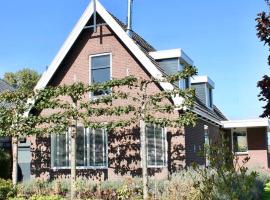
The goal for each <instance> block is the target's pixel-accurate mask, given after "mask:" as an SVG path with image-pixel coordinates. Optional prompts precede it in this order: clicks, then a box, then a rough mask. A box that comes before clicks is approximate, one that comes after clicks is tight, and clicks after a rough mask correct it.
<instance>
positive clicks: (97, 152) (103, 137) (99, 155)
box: [89, 129, 107, 167]
mask: <svg viewBox="0 0 270 200" xmlns="http://www.w3.org/2000/svg"><path fill="white" fill-rule="evenodd" d="M106 141H107V134H106V132H105V131H104V130H103V129H96V130H92V131H91V133H90V154H89V155H90V166H91V167H106V166H107V142H106Z"/></svg>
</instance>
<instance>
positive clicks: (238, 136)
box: [233, 131, 248, 152]
mask: <svg viewBox="0 0 270 200" xmlns="http://www.w3.org/2000/svg"><path fill="white" fill-rule="evenodd" d="M233 147H234V152H247V150H248V146H247V133H246V131H234V132H233Z"/></svg>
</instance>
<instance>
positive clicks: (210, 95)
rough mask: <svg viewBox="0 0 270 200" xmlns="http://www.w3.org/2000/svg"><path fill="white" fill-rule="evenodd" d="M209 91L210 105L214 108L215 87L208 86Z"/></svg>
mask: <svg viewBox="0 0 270 200" xmlns="http://www.w3.org/2000/svg"><path fill="white" fill-rule="evenodd" d="M208 90H209V92H208V94H209V107H210V108H213V89H212V88H208Z"/></svg>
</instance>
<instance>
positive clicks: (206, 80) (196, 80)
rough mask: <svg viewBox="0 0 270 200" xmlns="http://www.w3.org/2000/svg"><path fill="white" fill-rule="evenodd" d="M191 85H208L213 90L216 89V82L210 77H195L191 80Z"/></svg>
mask: <svg viewBox="0 0 270 200" xmlns="http://www.w3.org/2000/svg"><path fill="white" fill-rule="evenodd" d="M190 82H191V84H192V83H193V84H195V83H208V84H209V85H210V86H211V87H212V88H213V89H214V88H215V82H214V81H213V80H212V79H210V78H209V77H208V76H193V77H191V79H190Z"/></svg>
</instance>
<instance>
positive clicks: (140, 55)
mask: <svg viewBox="0 0 270 200" xmlns="http://www.w3.org/2000/svg"><path fill="white" fill-rule="evenodd" d="M96 11H97V13H98V14H99V15H100V16H101V17H102V18H103V20H104V21H105V22H106V23H107V24H108V26H109V27H110V28H111V29H112V30H113V31H114V32H115V34H116V35H117V36H118V37H119V38H120V39H121V40H122V42H123V43H124V44H125V45H126V46H127V47H128V49H129V50H130V51H131V52H132V53H133V55H134V56H135V57H136V58H137V59H138V60H139V61H140V62H141V63H142V65H143V66H144V67H145V68H146V70H147V71H148V72H149V73H150V74H151V75H152V76H153V77H154V78H161V77H162V76H163V75H162V73H161V71H159V70H158V68H157V67H156V66H155V65H154V64H153V63H152V61H151V60H150V59H149V58H148V57H147V56H146V55H145V53H144V52H142V50H141V49H140V48H139V47H138V46H137V45H136V44H135V42H134V41H133V40H132V39H131V38H130V37H129V36H128V34H127V33H126V32H125V31H124V30H123V29H122V27H120V25H119V24H118V23H117V22H116V21H115V19H114V18H113V17H112V16H111V15H110V14H109V13H108V12H107V11H106V9H105V8H104V7H103V6H102V5H101V3H100V2H99V1H98V0H96ZM93 13H94V5H93V1H92V2H91V3H90V4H89V5H88V7H87V8H86V10H85V12H84V13H83V15H82V17H81V18H80V20H79V21H78V23H77V24H76V26H75V28H74V29H73V31H72V32H71V33H70V35H69V36H68V38H67V40H66V41H65V43H64V44H63V46H62V47H61V49H60V51H59V52H58V54H57V55H56V57H55V58H54V60H53V61H52V63H51V65H50V66H49V68H48V70H47V71H46V72H45V73H44V74H43V75H42V77H41V79H40V80H39V82H38V83H37V85H36V87H35V89H37V90H40V89H43V88H45V87H46V86H47V84H48V83H49V81H50V79H51V78H52V76H53V75H54V73H55V72H56V70H57V68H58V67H59V66H60V64H61V62H62V61H63V59H64V58H65V56H66V55H67V53H68V52H69V50H70V49H71V47H72V45H73V44H74V43H75V41H76V39H77V38H78V36H79V35H80V33H81V32H82V31H83V29H84V27H85V25H86V24H87V22H88V21H89V19H90V17H91V16H92V15H93ZM160 86H161V87H162V88H163V89H164V90H172V89H173V88H174V87H173V85H172V84H170V83H164V82H163V83H160ZM172 98H173V102H174V103H175V104H176V105H178V104H181V103H182V100H183V99H182V98H181V97H172Z"/></svg>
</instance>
